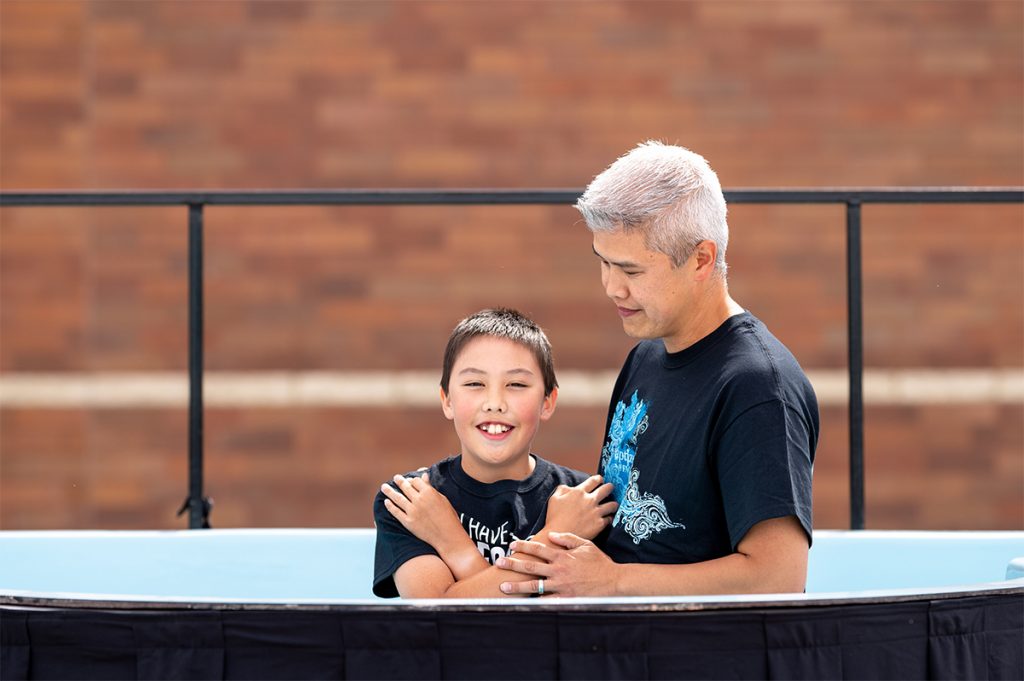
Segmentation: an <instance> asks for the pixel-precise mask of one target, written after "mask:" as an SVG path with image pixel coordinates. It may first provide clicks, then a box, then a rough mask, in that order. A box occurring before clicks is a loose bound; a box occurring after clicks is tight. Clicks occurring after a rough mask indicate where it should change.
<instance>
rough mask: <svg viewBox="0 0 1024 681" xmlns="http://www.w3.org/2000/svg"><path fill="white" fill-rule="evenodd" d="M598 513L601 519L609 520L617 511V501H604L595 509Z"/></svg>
mask: <svg viewBox="0 0 1024 681" xmlns="http://www.w3.org/2000/svg"><path fill="white" fill-rule="evenodd" d="M597 510H598V512H599V513H600V514H601V517H603V518H611V516H613V515H615V512H616V511H618V510H619V503H618V502H617V501H606V502H604V503H603V504H601V505H600V506H598V507H597Z"/></svg>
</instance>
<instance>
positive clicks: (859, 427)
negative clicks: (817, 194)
mask: <svg viewBox="0 0 1024 681" xmlns="http://www.w3.org/2000/svg"><path fill="white" fill-rule="evenodd" d="M860 208H861V202H860V199H850V200H849V201H847V203H846V306H847V337H848V344H847V351H848V353H849V354H848V364H849V370H850V404H849V415H850V529H851V530H863V529H864V319H863V292H862V289H861V273H862V270H861V236H860Z"/></svg>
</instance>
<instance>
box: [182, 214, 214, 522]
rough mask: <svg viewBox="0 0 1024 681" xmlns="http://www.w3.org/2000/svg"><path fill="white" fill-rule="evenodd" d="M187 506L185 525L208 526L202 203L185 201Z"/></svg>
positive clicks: (184, 508) (183, 510) (185, 506)
mask: <svg viewBox="0 0 1024 681" xmlns="http://www.w3.org/2000/svg"><path fill="white" fill-rule="evenodd" d="M188 379H189V380H188V385H189V399H188V497H187V498H186V499H185V503H184V504H183V505H182V507H181V510H179V511H178V515H181V514H182V513H184V512H185V510H186V509H188V526H189V529H192V530H195V529H200V528H208V527H210V505H211V504H210V501H209V499H207V498H206V497H204V496H203V204H202V203H189V204H188Z"/></svg>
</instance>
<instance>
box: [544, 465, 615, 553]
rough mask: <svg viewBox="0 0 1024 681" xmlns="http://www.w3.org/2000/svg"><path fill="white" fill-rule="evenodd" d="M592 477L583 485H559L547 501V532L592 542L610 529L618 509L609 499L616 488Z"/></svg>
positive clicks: (596, 477) (598, 476)
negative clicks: (606, 529)
mask: <svg viewBox="0 0 1024 681" xmlns="http://www.w3.org/2000/svg"><path fill="white" fill-rule="evenodd" d="M602 482H604V479H603V478H602V477H601V476H600V475H592V476H590V477H589V478H587V479H586V480H584V481H583V482H581V483H580V484H578V485H576V486H574V487H569V486H567V485H559V486H558V487H557V488H555V491H554V492H553V493H552V494H551V497H550V498H549V499H548V509H547V515H546V517H545V522H544V528H545V529H546V530H548V531H555V532H570V533H572V534H576V535H579V536H581V537H584V538H586V539H593V538H594V537H596V536H597V535H598V534H600V533H601V530H603V529H604V528H606V527H608V524H609V523H610V522H611V520H612V517H613V516H614V515H615V512H616V511H617V510H618V508H619V505H618V504H617V503H616V502H615V501H614V500H612V499H611V498H610V496H611V493H612V490H613V485H612V484H611V483H610V482H607V483H604V484H602Z"/></svg>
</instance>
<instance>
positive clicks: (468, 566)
mask: <svg viewBox="0 0 1024 681" xmlns="http://www.w3.org/2000/svg"><path fill="white" fill-rule="evenodd" d="M601 483H602V478H601V476H599V475H593V476H591V477H589V478H587V479H586V480H584V481H583V482H582V483H580V484H579V485H576V486H575V487H567V486H565V485H559V486H558V488H556V490H555V492H554V493H553V494H552V495H551V498H550V499H549V500H548V504H547V513H546V516H545V522H544V527H543V528H541V530H540V531H538V532H537V533H536V534H535V535H534V536H533V541H538V542H541V543H545V544H549V543H550V540H549V539H548V533H549V532H553V531H558V532H573V533H574V534H578V535H580V536H582V537H586V538H588V539H593V538H594V537H596V536H597V535H598V534H599V533H600V532H601V530H603V529H604V528H605V527H607V526H608V523H610V522H611V518H612V516H614V514H615V511H616V510H617V509H618V504H617V503H615V502H614V501H611V500H609V501H605V499H607V497H608V496H609V495H610V494H611V491H612V485H611V483H605V484H601ZM395 487H397V488H398V489H396V488H395ZM395 487H393V486H391V485H388V484H385V485H382V486H381V491H382V492H383V494H384V496H385V497H386V498H385V500H384V506H385V508H386V509H387V510H388V512H390V513H391V514H392V515H393V516H394V517H395V518H396V519H397V520H398V521H399V522H400V523H401V524H402V525H403V526H404V527H405V529H407V530H408V531H409V532H410V533H412V534H413V535H414V536H416V537H417V538H418V539H420V540H421V541H424V542H426V543H428V544H430V545H431V546H433V547H434V550H436V551H437V553H438V555H437V556H433V555H423V556H416V557H415V558H412V559H410V560H408V561H406V562H405V563H403V564H402V565H401V566H399V568H398V569H397V570H396V571H395V574H394V580H395V586H396V587H397V588H398V592H399V593H400V594H401V595H402V597H404V598H501V597H506V596H511V595H515V594H504V593H502V592H501V590H500V589H499V588H498V587H499V585H500V584H501V583H503V582H509V581H526V580H529V579H532V578H533V577H532V576H530V575H524V574H519V573H516V572H511V571H508V570H502V569H501V568H497V567H493V566H491V565H490V564H489V563H488V562H487V560H486V559H485V558H484V557H483V556H482V555H481V554H480V551H479V550H478V549H477V547H476V545H475V544H474V543H473V540H472V539H470V537H469V535H468V534H466V531H465V529H463V527H462V523H461V522H460V521H459V518H458V516H457V515H456V513H455V509H453V508H452V505H451V503H449V501H448V499H447V498H446V497H445V496H444V495H443V494H441V493H440V492H438V491H437V490H436V489H434V487H433V486H432V485H431V484H430V482H429V481H428V479H427V475H426V474H423V475H422V476H420V477H413V478H406V477H404V476H400V475H396V476H395Z"/></svg>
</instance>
